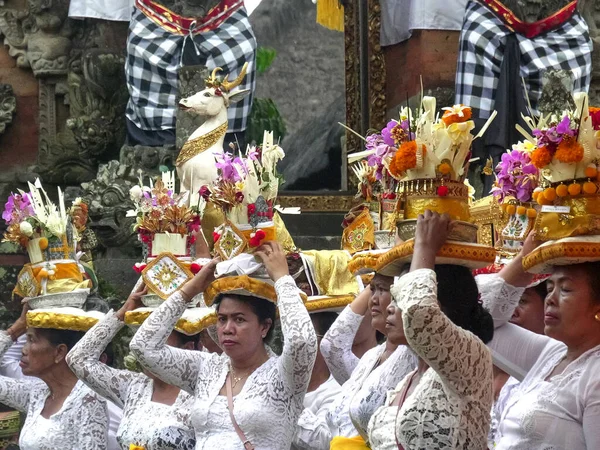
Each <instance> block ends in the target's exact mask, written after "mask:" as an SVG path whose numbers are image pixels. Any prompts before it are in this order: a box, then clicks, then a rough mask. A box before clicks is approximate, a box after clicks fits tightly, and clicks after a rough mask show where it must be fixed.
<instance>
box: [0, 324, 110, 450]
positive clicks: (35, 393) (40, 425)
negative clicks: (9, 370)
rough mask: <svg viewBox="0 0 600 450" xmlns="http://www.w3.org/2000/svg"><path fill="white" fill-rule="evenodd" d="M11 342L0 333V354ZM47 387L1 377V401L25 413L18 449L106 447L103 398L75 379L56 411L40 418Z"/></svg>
mask: <svg viewBox="0 0 600 450" xmlns="http://www.w3.org/2000/svg"><path fill="white" fill-rule="evenodd" d="M11 345H12V339H11V338H10V336H8V334H6V333H3V332H2V333H0V356H1V355H3V354H4V353H5V352H6V351H7V350H8V348H9V347H10V346H11ZM49 395H50V390H49V388H48V386H47V385H46V384H45V383H44V382H43V381H41V380H31V379H21V380H15V379H11V378H8V377H3V376H0V402H2V403H4V404H6V405H8V406H10V407H12V408H15V409H17V410H19V411H21V412H24V413H26V414H27V418H26V419H25V423H24V424H23V428H22V430H21V436H20V438H19V447H20V448H21V450H56V449H61V450H81V449H86V450H88V449H89V450H104V449H106V446H107V427H108V418H107V408H106V400H104V399H103V398H101V397H100V396H99V395H97V394H96V393H95V392H93V391H92V390H90V389H89V388H88V387H87V386H86V385H85V384H83V383H82V382H81V381H78V382H77V383H76V384H75V386H74V387H73V390H72V391H71V393H70V394H69V396H68V397H67V398H66V399H65V401H64V403H63V405H62V407H61V408H60V410H59V411H58V412H56V413H55V414H52V416H50V418H48V419H46V418H44V417H42V415H41V414H42V410H43V409H44V405H45V403H46V399H47V398H48V396H49Z"/></svg>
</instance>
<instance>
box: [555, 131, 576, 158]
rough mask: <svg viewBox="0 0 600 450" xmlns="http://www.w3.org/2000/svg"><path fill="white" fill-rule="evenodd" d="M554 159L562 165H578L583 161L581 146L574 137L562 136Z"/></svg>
mask: <svg viewBox="0 0 600 450" xmlns="http://www.w3.org/2000/svg"><path fill="white" fill-rule="evenodd" d="M554 157H555V158H556V159H557V160H559V161H560V162H563V163H578V162H579V161H581V160H582V159H583V146H582V145H581V144H580V143H579V142H577V140H576V139H575V138H574V137H571V136H564V137H563V139H562V141H561V142H560V144H558V148H557V149H556V153H555V154H554Z"/></svg>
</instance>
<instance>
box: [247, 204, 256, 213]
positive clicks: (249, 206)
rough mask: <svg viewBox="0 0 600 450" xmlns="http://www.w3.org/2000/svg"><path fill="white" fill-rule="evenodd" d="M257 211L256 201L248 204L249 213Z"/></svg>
mask: <svg viewBox="0 0 600 450" xmlns="http://www.w3.org/2000/svg"><path fill="white" fill-rule="evenodd" d="M255 212H256V205H255V204H254V203H251V204H250V205H248V215H249V216H251V215H252V214H254V213H255Z"/></svg>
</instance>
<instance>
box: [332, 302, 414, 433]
mask: <svg viewBox="0 0 600 450" xmlns="http://www.w3.org/2000/svg"><path fill="white" fill-rule="evenodd" d="M363 318H364V317H363V316H361V315H358V314H356V313H354V312H353V311H352V309H351V308H350V306H347V307H346V308H345V309H344V310H343V311H342V312H341V313H340V315H339V316H338V318H337V319H336V321H335V322H334V323H333V325H332V326H331V328H329V331H328V332H327V333H326V334H325V336H324V337H323V340H322V341H321V353H323V357H324V358H325V361H326V362H327V366H328V367H329V370H330V371H331V374H332V375H333V376H334V377H335V379H336V380H337V381H338V382H341V383H343V385H342V392H341V393H340V394H339V395H338V396H337V397H336V398H335V399H334V400H333V402H332V404H331V405H330V407H329V411H328V413H327V423H328V424H329V430H330V432H331V437H332V438H333V437H335V436H343V437H355V436H358V435H359V434H360V435H361V436H363V437H366V434H367V426H368V424H369V419H370V418H371V416H372V415H373V413H374V412H375V410H376V409H377V408H378V407H380V406H381V405H383V403H384V401H385V396H386V393H387V391H389V390H390V389H393V388H394V386H396V385H397V384H398V382H400V380H402V379H403V378H404V377H405V376H406V375H407V374H408V373H410V372H411V371H412V370H413V369H414V368H415V367H416V366H417V357H416V355H415V354H414V353H413V352H412V351H411V350H410V349H409V348H408V347H407V346H405V345H401V346H399V347H398V348H397V349H396V350H394V352H393V353H392V354H391V355H390V356H389V357H388V358H387V359H386V360H385V361H384V362H383V363H382V364H379V365H378V366H377V367H376V368H373V367H375V365H376V363H377V361H378V360H379V357H380V356H381V354H382V353H383V352H384V351H385V344H381V345H378V346H377V347H375V348H372V349H371V350H369V351H368V352H366V353H365V354H364V355H363V357H362V358H360V359H359V358H357V357H356V355H354V353H352V343H353V342H354V337H355V336H356V332H357V331H358V329H359V327H360V324H361V322H362V320H363ZM355 424H356V426H358V427H359V428H360V429H359V430H357V429H356V426H355Z"/></svg>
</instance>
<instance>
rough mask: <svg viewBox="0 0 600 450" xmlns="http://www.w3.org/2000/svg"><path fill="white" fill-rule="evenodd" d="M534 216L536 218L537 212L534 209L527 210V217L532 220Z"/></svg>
mask: <svg viewBox="0 0 600 450" xmlns="http://www.w3.org/2000/svg"><path fill="white" fill-rule="evenodd" d="M535 216H537V211H536V210H535V208H527V217H529V218H530V219H533V218H534V217H535Z"/></svg>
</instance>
